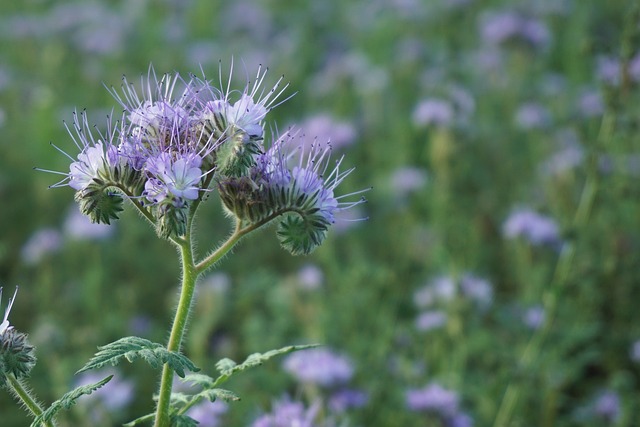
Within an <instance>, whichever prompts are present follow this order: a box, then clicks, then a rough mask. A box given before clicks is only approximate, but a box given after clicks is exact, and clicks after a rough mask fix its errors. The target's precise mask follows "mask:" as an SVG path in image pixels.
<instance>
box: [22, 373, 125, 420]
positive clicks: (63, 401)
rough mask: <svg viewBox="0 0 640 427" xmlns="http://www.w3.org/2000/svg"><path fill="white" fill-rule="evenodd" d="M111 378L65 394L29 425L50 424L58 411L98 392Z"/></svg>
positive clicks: (110, 376) (111, 376)
mask: <svg viewBox="0 0 640 427" xmlns="http://www.w3.org/2000/svg"><path fill="white" fill-rule="evenodd" d="M111 378H113V375H109V376H108V377H106V378H104V379H102V380H100V381H98V382H97V383H94V384H88V385H83V386H80V387H78V388H75V389H73V390H71V391H70V392H68V393H65V394H64V396H62V397H61V398H60V399H58V400H56V401H55V402H53V403H52V404H51V406H50V407H49V408H47V410H45V411H44V412H43V413H42V414H40V415H38V416H37V417H36V418H35V419H34V420H33V422H32V423H31V427H39V426H41V425H42V424H43V423H48V422H52V421H53V418H54V417H55V416H56V414H57V413H58V412H59V411H60V410H62V409H69V408H71V406H73V405H74V404H75V403H76V401H77V400H78V399H79V398H80V397H81V396H84V395H88V394H91V393H93V392H94V391H96V390H98V389H99V388H100V387H102V386H103V385H105V384H106V383H108V382H109V381H111Z"/></svg>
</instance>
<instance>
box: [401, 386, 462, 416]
mask: <svg viewBox="0 0 640 427" xmlns="http://www.w3.org/2000/svg"><path fill="white" fill-rule="evenodd" d="M405 400H406V404H407V407H408V408H409V410H411V411H416V412H431V413H434V414H437V415H440V416H443V417H450V416H452V415H454V414H456V413H457V412H458V406H459V404H460V397H459V396H458V393H456V392H455V391H453V390H449V389H446V388H444V387H442V386H441V385H440V384H438V383H435V382H432V383H430V384H429V385H427V386H426V387H423V388H419V389H411V390H408V391H407V392H406V394H405Z"/></svg>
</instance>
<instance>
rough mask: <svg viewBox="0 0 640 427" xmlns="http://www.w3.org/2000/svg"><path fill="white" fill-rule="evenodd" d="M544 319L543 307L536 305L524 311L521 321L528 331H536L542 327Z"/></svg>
mask: <svg viewBox="0 0 640 427" xmlns="http://www.w3.org/2000/svg"><path fill="white" fill-rule="evenodd" d="M545 318H546V314H545V310H544V307H542V306H541V305H536V306H533V307H529V308H527V309H526V310H525V312H524V314H523V316H522V320H523V322H524V324H525V325H526V326H527V327H528V328H529V329H533V330H535V329H538V328H540V327H541V326H542V324H543V323H544V321H545Z"/></svg>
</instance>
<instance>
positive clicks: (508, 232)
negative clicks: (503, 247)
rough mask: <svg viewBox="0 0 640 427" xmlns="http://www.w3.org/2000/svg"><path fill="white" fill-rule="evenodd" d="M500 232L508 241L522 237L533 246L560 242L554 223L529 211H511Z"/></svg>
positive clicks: (548, 218) (550, 219)
mask: <svg viewBox="0 0 640 427" xmlns="http://www.w3.org/2000/svg"><path fill="white" fill-rule="evenodd" d="M502 231H503V233H504V235H505V237H507V238H509V239H515V238H517V237H524V238H525V239H527V240H528V241H529V242H530V243H531V244H533V245H545V244H550V245H552V244H556V243H558V242H559V241H560V231H559V229H558V225H557V224H556V222H555V221H554V220H553V219H552V218H550V217H548V216H545V215H540V214H539V213H537V212H534V211H532V210H529V209H518V210H515V211H513V212H512V213H511V214H510V215H509V217H508V218H507V220H506V221H505V223H504V224H503V227H502Z"/></svg>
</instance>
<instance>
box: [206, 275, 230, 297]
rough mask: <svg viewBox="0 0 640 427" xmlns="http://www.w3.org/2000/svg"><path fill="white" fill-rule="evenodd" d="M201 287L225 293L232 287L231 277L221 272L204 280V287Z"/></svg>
mask: <svg viewBox="0 0 640 427" xmlns="http://www.w3.org/2000/svg"><path fill="white" fill-rule="evenodd" d="M200 287H201V288H202V289H209V290H212V291H214V292H217V293H224V292H226V291H227V290H229V288H230V287H231V277H229V275H228V274H227V273H224V272H221V271H218V272H215V273H210V274H207V276H206V277H204V278H203V279H202V285H201V286H200Z"/></svg>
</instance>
